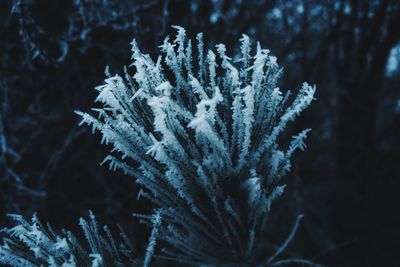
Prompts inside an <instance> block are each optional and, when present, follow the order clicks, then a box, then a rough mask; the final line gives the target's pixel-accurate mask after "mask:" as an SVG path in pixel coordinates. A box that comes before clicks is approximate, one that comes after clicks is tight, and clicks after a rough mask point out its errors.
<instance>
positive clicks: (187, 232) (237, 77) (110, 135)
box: [77, 26, 315, 265]
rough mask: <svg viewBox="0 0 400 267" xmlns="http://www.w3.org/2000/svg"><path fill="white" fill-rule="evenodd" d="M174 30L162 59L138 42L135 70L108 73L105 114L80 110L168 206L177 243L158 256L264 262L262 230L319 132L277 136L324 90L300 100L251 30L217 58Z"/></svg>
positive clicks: (165, 227)
mask: <svg viewBox="0 0 400 267" xmlns="http://www.w3.org/2000/svg"><path fill="white" fill-rule="evenodd" d="M174 28H176V29H177V32H178V33H177V35H176V38H175V39H174V40H173V41H170V39H169V38H168V37H167V38H166V39H165V40H164V43H163V44H162V45H161V46H160V48H161V51H162V52H163V56H159V57H158V58H157V60H156V61H155V62H154V61H153V60H152V59H151V57H150V56H149V55H146V54H143V53H141V52H140V50H139V48H138V46H137V43H136V41H135V40H133V42H132V60H133V63H132V65H131V66H133V67H134V68H135V74H134V75H133V76H130V75H129V74H128V72H126V73H125V77H124V78H123V77H121V76H119V75H114V76H111V75H109V73H108V71H107V73H108V76H109V77H108V78H107V79H106V80H105V84H104V85H101V86H98V87H97V88H96V89H97V90H98V91H99V95H98V97H97V99H96V102H99V103H100V104H101V107H100V108H96V109H93V111H94V112H96V113H97V115H98V116H97V118H96V117H94V116H92V115H90V114H88V113H82V112H77V113H78V114H79V115H80V116H82V119H83V120H82V124H88V125H91V126H92V127H93V131H94V130H99V131H100V132H101V133H102V136H103V137H102V143H105V144H111V145H112V146H113V149H112V151H111V153H110V155H108V156H107V157H106V159H105V160H104V162H108V163H109V164H110V169H113V170H115V169H122V170H123V171H124V172H125V173H126V174H130V175H132V176H134V177H135V178H136V181H137V182H138V183H139V184H141V185H142V186H143V190H142V191H141V192H140V195H141V196H143V197H145V198H147V199H149V200H150V201H151V202H152V203H154V204H155V205H156V206H158V207H159V208H161V212H162V217H163V224H162V226H160V228H159V229H158V231H159V232H160V239H162V240H163V241H164V242H165V244H167V246H166V247H165V248H164V249H163V250H162V251H161V253H160V254H159V255H158V257H160V258H166V259H172V260H176V261H181V262H186V263H191V264H208V265H224V264H239V265H247V264H259V263H260V262H258V260H257V259H256V258H257V257H256V256H255V252H256V249H257V246H258V244H259V242H258V241H259V239H260V230H261V229H262V227H263V225H264V222H265V220H266V217H267V215H268V214H269V211H270V208H271V203H272V201H273V200H274V199H275V198H277V197H278V196H279V195H281V194H282V193H283V191H284V188H285V185H283V184H282V183H281V178H282V177H283V176H284V175H285V174H286V173H287V172H288V171H289V170H290V166H291V163H290V160H291V157H292V155H293V152H294V151H295V150H296V149H298V148H299V149H300V150H304V149H305V147H306V146H305V144H304V139H305V138H306V135H307V133H308V132H309V131H310V130H309V129H306V130H304V131H302V132H300V133H299V134H298V135H296V136H294V137H293V141H292V142H291V143H290V145H289V146H288V148H287V149H282V148H280V146H278V143H277V139H278V137H279V136H280V134H281V133H282V132H283V130H284V129H285V127H286V125H287V123H288V122H290V121H292V120H294V119H295V118H296V117H297V116H298V115H299V114H300V113H301V112H302V111H303V110H304V109H305V108H307V107H308V106H309V104H310V103H311V101H312V100H313V99H314V98H313V96H314V92H315V87H313V86H309V85H308V84H307V83H304V84H303V86H302V88H301V89H300V90H299V92H298V93H297V94H296V95H295V96H293V97H291V96H290V92H289V91H288V92H286V93H282V92H281V91H280V89H279V87H278V86H277V82H278V78H279V77H280V74H281V69H280V68H279V67H278V64H277V59H276V58H275V57H273V56H271V55H270V54H269V50H266V49H262V48H261V45H260V44H259V43H257V46H256V51H255V54H252V53H251V43H250V39H249V37H247V36H246V35H243V37H242V38H241V47H240V51H241V56H240V58H238V59H237V60H235V61H233V60H232V59H231V58H230V57H228V56H227V54H226V48H225V46H224V45H223V44H218V45H217V46H216V48H217V49H216V50H217V54H215V53H214V52H213V51H211V50H208V51H205V50H204V45H203V41H202V34H201V33H199V34H198V35H197V38H196V39H197V51H193V50H194V49H193V45H192V40H190V39H189V40H188V39H187V38H186V34H185V30H184V29H183V28H181V27H177V26H175V27H174ZM193 62H194V63H193ZM138 164H139V167H138V168H135V167H134V166H138ZM142 218H143V219H145V220H146V219H148V218H147V217H146V216H142ZM263 262H265V261H264V260H263ZM271 264H272V263H271Z"/></svg>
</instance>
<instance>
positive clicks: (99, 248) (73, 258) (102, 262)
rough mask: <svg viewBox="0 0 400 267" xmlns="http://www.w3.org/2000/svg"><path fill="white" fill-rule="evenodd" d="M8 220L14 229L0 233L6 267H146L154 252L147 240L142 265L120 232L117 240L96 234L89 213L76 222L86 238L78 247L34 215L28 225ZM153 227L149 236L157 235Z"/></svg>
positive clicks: (65, 233) (18, 218) (18, 219)
mask: <svg viewBox="0 0 400 267" xmlns="http://www.w3.org/2000/svg"><path fill="white" fill-rule="evenodd" d="M154 216H158V217H157V218H159V215H157V214H155V215H154ZM10 217H11V218H12V219H13V220H14V221H15V222H16V226H14V227H12V228H10V229H7V228H4V229H2V230H1V231H2V232H3V234H4V236H5V237H4V239H3V244H2V245H1V246H0V264H5V265H9V266H21V267H22V266H24V267H36V266H38V267H39V266H51V267H77V266H91V267H101V266H148V263H149V262H150V259H151V257H152V252H153V250H154V244H153V243H154V242H155V241H154V240H155V239H156V238H157V236H151V239H150V242H149V248H150V249H149V248H148V253H147V254H146V260H145V262H143V260H141V259H140V258H135V257H134V251H133V247H132V245H131V243H130V241H129V238H128V237H127V236H126V234H125V233H124V232H123V231H121V232H120V235H121V236H120V238H118V239H115V238H114V237H113V236H112V234H111V231H110V230H109V228H108V226H104V227H103V231H100V230H99V226H98V224H97V221H96V218H95V216H94V215H93V213H92V212H90V216H89V217H90V219H89V220H84V219H80V221H79V224H80V226H81V228H82V230H83V233H84V236H85V238H86V242H85V243H83V242H82V243H80V242H79V241H78V239H77V238H76V237H75V235H74V234H73V233H71V232H70V231H66V230H62V231H61V233H55V231H54V230H53V229H52V228H51V226H50V225H47V226H44V225H43V224H42V223H41V222H40V221H39V220H38V218H37V216H36V215H33V217H32V219H31V221H26V220H25V219H24V218H22V216H20V215H10ZM157 227H158V225H157V224H154V228H153V232H157ZM149 250H150V251H149Z"/></svg>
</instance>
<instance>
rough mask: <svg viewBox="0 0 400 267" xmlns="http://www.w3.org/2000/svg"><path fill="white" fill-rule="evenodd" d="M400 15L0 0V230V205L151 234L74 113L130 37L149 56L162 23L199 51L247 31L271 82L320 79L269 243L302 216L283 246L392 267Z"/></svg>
mask: <svg viewBox="0 0 400 267" xmlns="http://www.w3.org/2000/svg"><path fill="white" fill-rule="evenodd" d="M399 14H400V3H399V2H398V1H395V0H392V1H389V0H386V1H385V0H381V1H377V0H368V1H361V0H352V1H344V0H342V1H333V0H328V1H312V0H311V1H304V0H293V1H278V0H275V1H262V0H249V1H240V0H235V1H222V0H213V1H200V0H197V1H177V0H175V1H174V0H169V1H168V0H158V1H157V0H155V1H106V0H103V1H101V0H92V1H89V0H87V1H78V0H75V1H73V0H64V1H45V0H30V1H29V0H26V1H22V0H21V1H18V0H15V1H2V2H1V3H0V21H1V28H0V29H1V33H0V38H1V40H2V41H1V42H0V54H1V57H0V90H1V97H0V100H1V101H0V102H1V112H0V142H1V149H0V153H1V154H0V160H1V161H0V173H1V176H0V223H1V225H7V224H9V223H10V222H9V221H8V220H7V219H6V216H5V214H6V213H9V212H13V213H21V214H24V215H27V216H30V215H31V214H32V213H33V212H34V211H37V212H38V213H39V214H40V217H41V218H42V219H43V220H44V221H50V222H51V223H52V224H53V225H57V226H59V227H66V228H68V229H77V228H79V226H78V225H77V221H78V218H79V217H81V216H82V215H85V214H87V210H89V209H91V210H93V211H94V212H95V214H96V215H97V217H98V219H99V221H101V222H102V223H103V222H104V223H107V224H108V223H109V222H113V221H118V222H119V223H120V224H121V225H123V226H124V228H125V229H127V231H128V232H129V233H130V234H132V235H134V236H136V239H137V246H138V247H139V248H143V247H144V246H145V243H146V242H147V236H148V234H149V232H148V231H147V232H146V231H141V229H142V228H141V226H138V225H136V223H137V222H136V219H135V218H133V217H132V212H145V213H150V212H151V207H150V205H149V203H148V202H146V201H144V200H139V201H137V200H136V196H137V193H136V192H138V189H137V188H136V187H137V186H136V184H135V183H134V182H133V181H132V179H130V178H129V177H126V176H124V175H123V173H120V172H116V173H113V172H110V171H108V169H107V167H104V166H101V167H100V166H99V165H98V163H99V162H101V161H102V160H103V158H104V157H105V155H106V153H107V152H106V151H107V148H104V147H103V146H100V145H99V144H98V141H99V139H96V138H94V137H93V136H90V132H89V130H88V129H84V128H78V127H77V123H78V118H77V116H76V115H75V114H74V113H73V111H74V110H76V109H79V110H88V109H89V108H90V107H91V103H92V100H93V99H94V98H95V94H96V92H95V91H94V90H93V89H92V88H93V87H94V86H96V85H98V84H99V83H100V82H101V81H102V80H103V78H104V77H103V75H102V73H104V68H105V66H106V65H109V66H110V69H111V70H112V72H115V73H117V72H118V73H123V69H122V68H121V66H123V65H124V64H126V65H128V64H129V63H130V60H129V59H130V46H129V43H130V41H131V39H132V38H133V37H135V38H136V39H137V40H138V42H139V43H140V44H141V48H142V49H143V50H144V51H145V52H147V53H150V54H151V55H153V56H155V55H156V54H157V51H158V48H157V46H158V45H159V44H160V43H162V39H163V38H164V36H166V35H167V34H171V33H172V32H171V31H172V30H173V29H171V28H170V27H169V26H170V25H181V26H183V27H185V28H186V29H187V30H188V34H189V35H191V36H192V37H193V36H194V35H195V34H196V33H197V32H203V33H204V36H205V38H206V39H205V42H206V44H207V46H208V47H211V46H214V45H215V44H216V43H219V42H223V43H225V44H226V46H227V47H228V48H232V47H237V45H236V43H237V40H238V39H239V38H240V37H241V34H242V33H245V34H247V35H249V36H250V38H251V39H253V40H259V41H260V42H261V44H262V46H263V47H267V48H269V49H270V50H271V52H272V54H273V55H275V56H277V58H278V60H279V64H280V65H281V66H284V74H283V77H282V78H281V87H283V88H298V87H299V85H300V84H301V82H302V81H304V80H305V81H308V82H310V83H311V84H317V88H318V91H317V94H316V98H317V99H318V100H317V101H316V102H315V103H314V105H312V106H311V107H310V108H309V110H308V111H306V112H305V113H304V114H303V116H302V118H300V120H298V121H297V122H296V123H295V124H293V125H292V126H291V127H292V129H290V130H289V131H288V133H287V136H286V137H283V139H285V138H287V140H288V139H289V138H290V136H291V135H293V134H294V133H296V132H298V131H299V130H301V129H303V128H305V127H311V128H313V131H312V132H311V133H310V138H309V140H308V150H307V152H306V153H302V155H297V157H296V159H295V161H294V162H293V167H292V172H291V174H290V175H289V177H287V178H286V179H288V181H290V186H289V187H288V188H287V194H286V196H285V197H284V198H281V199H280V200H278V201H277V202H276V203H275V206H274V210H275V211H274V216H272V217H271V223H270V225H271V229H268V231H267V232H266V233H265V236H266V237H267V239H268V240H270V241H271V243H270V244H266V245H267V246H274V244H275V245H276V244H278V243H279V242H280V240H281V237H282V236H285V233H287V232H288V231H289V229H290V226H291V222H293V220H294V217H295V214H297V213H299V212H302V213H304V214H305V217H304V219H303V224H302V225H301V226H300V229H299V236H298V237H297V239H296V241H295V242H294V243H293V244H292V245H291V247H290V249H289V252H290V251H293V252H296V253H299V254H301V255H304V256H307V257H308V258H309V259H312V260H315V261H318V262H321V263H324V264H327V265H339V266H390V265H395V263H396V262H397V261H398V258H397V257H398V256H397V247H398V246H399V243H400V230H399V229H398V225H399V223H400V215H399V210H400V204H399V203H400V202H399V201H398V193H399V191H400V189H399V188H400V187H399V186H400V179H399V178H400V169H399V168H398V158H400V143H399V140H398V138H397V137H398V136H399V134H400V127H399V117H400V115H399V114H400V101H399V100H400V91H399V89H400V69H399V67H398V64H400V63H399V62H400V55H399V54H400V52H399V50H400V48H399V41H400V29H399V26H398V25H400V15H399ZM229 52H231V53H234V52H237V51H229ZM282 141H283V140H282ZM282 222H287V223H282ZM109 224H111V223H109ZM75 232H79V230H77V231H75Z"/></svg>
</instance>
